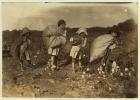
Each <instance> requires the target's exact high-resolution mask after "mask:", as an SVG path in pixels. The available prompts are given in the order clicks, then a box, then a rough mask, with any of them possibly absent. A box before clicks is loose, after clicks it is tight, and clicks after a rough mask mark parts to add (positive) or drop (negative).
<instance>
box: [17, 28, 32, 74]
mask: <svg viewBox="0 0 140 100" xmlns="http://www.w3.org/2000/svg"><path fill="white" fill-rule="evenodd" d="M29 37H30V31H29V29H28V28H27V27H25V28H23V31H22V33H21V38H22V39H21V43H20V44H19V45H18V46H17V51H16V52H17V53H18V58H19V60H20V65H21V70H22V71H23V61H24V60H26V61H27V62H28V63H29V64H31V59H30V53H29V46H30V44H31V40H30V38H29Z"/></svg>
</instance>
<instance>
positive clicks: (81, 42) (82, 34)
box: [70, 28, 87, 72]
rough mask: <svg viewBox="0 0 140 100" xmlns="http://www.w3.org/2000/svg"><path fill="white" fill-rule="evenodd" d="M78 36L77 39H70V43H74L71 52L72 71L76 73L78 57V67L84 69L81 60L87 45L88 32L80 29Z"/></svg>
mask: <svg viewBox="0 0 140 100" xmlns="http://www.w3.org/2000/svg"><path fill="white" fill-rule="evenodd" d="M76 33H77V35H76V36H75V37H71V38H70V42H71V43H72V48H71V52H70V57H72V69H73V71H74V72H76V69H75V59H76V57H77V56H78V65H79V68H80V69H81V68H82V63H81V59H82V56H83V51H84V49H85V46H86V44H87V37H86V36H87V31H86V29H85V28H79V29H78V31H77V32H76Z"/></svg>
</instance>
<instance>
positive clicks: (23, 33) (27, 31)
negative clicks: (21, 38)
mask: <svg viewBox="0 0 140 100" xmlns="http://www.w3.org/2000/svg"><path fill="white" fill-rule="evenodd" d="M29 32H30V30H29V28H27V27H24V28H23V30H22V33H21V35H25V34H27V33H29Z"/></svg>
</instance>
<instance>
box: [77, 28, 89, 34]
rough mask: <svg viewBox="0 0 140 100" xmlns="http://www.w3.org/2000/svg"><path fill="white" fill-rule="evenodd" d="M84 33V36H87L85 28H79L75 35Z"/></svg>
mask: <svg viewBox="0 0 140 100" xmlns="http://www.w3.org/2000/svg"><path fill="white" fill-rule="evenodd" d="M82 32H83V33H85V35H88V33H87V29H86V28H79V29H78V31H77V32H76V33H78V34H80V33H82Z"/></svg>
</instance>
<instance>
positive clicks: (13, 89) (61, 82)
mask: <svg viewBox="0 0 140 100" xmlns="http://www.w3.org/2000/svg"><path fill="white" fill-rule="evenodd" d="M24 69H25V71H24V72H21V71H20V67H19V64H18V62H17V61H16V60H14V59H13V58H4V59H3V96H4V97H47V98H56V97H60V98H63V97H65V98H68V97H71V98H73V97H74V98H77V97H79V98H94V97H117V98H118V97H136V94H137V91H135V90H136V86H135V84H133V83H135V79H134V78H133V81H134V82H133V81H132V80H131V79H127V78H117V77H113V76H111V75H108V76H106V77H103V76H100V75H99V74H98V73H96V72H94V73H92V74H90V75H91V76H90V77H87V76H86V75H85V76H83V74H82V72H81V71H78V72H77V73H76V74H74V73H73V72H72V68H71V65H70V64H69V65H67V66H63V67H61V68H60V70H58V71H54V72H52V71H51V70H50V69H46V64H44V65H41V64H40V65H37V66H33V67H31V66H29V67H26V68H24Z"/></svg>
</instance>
